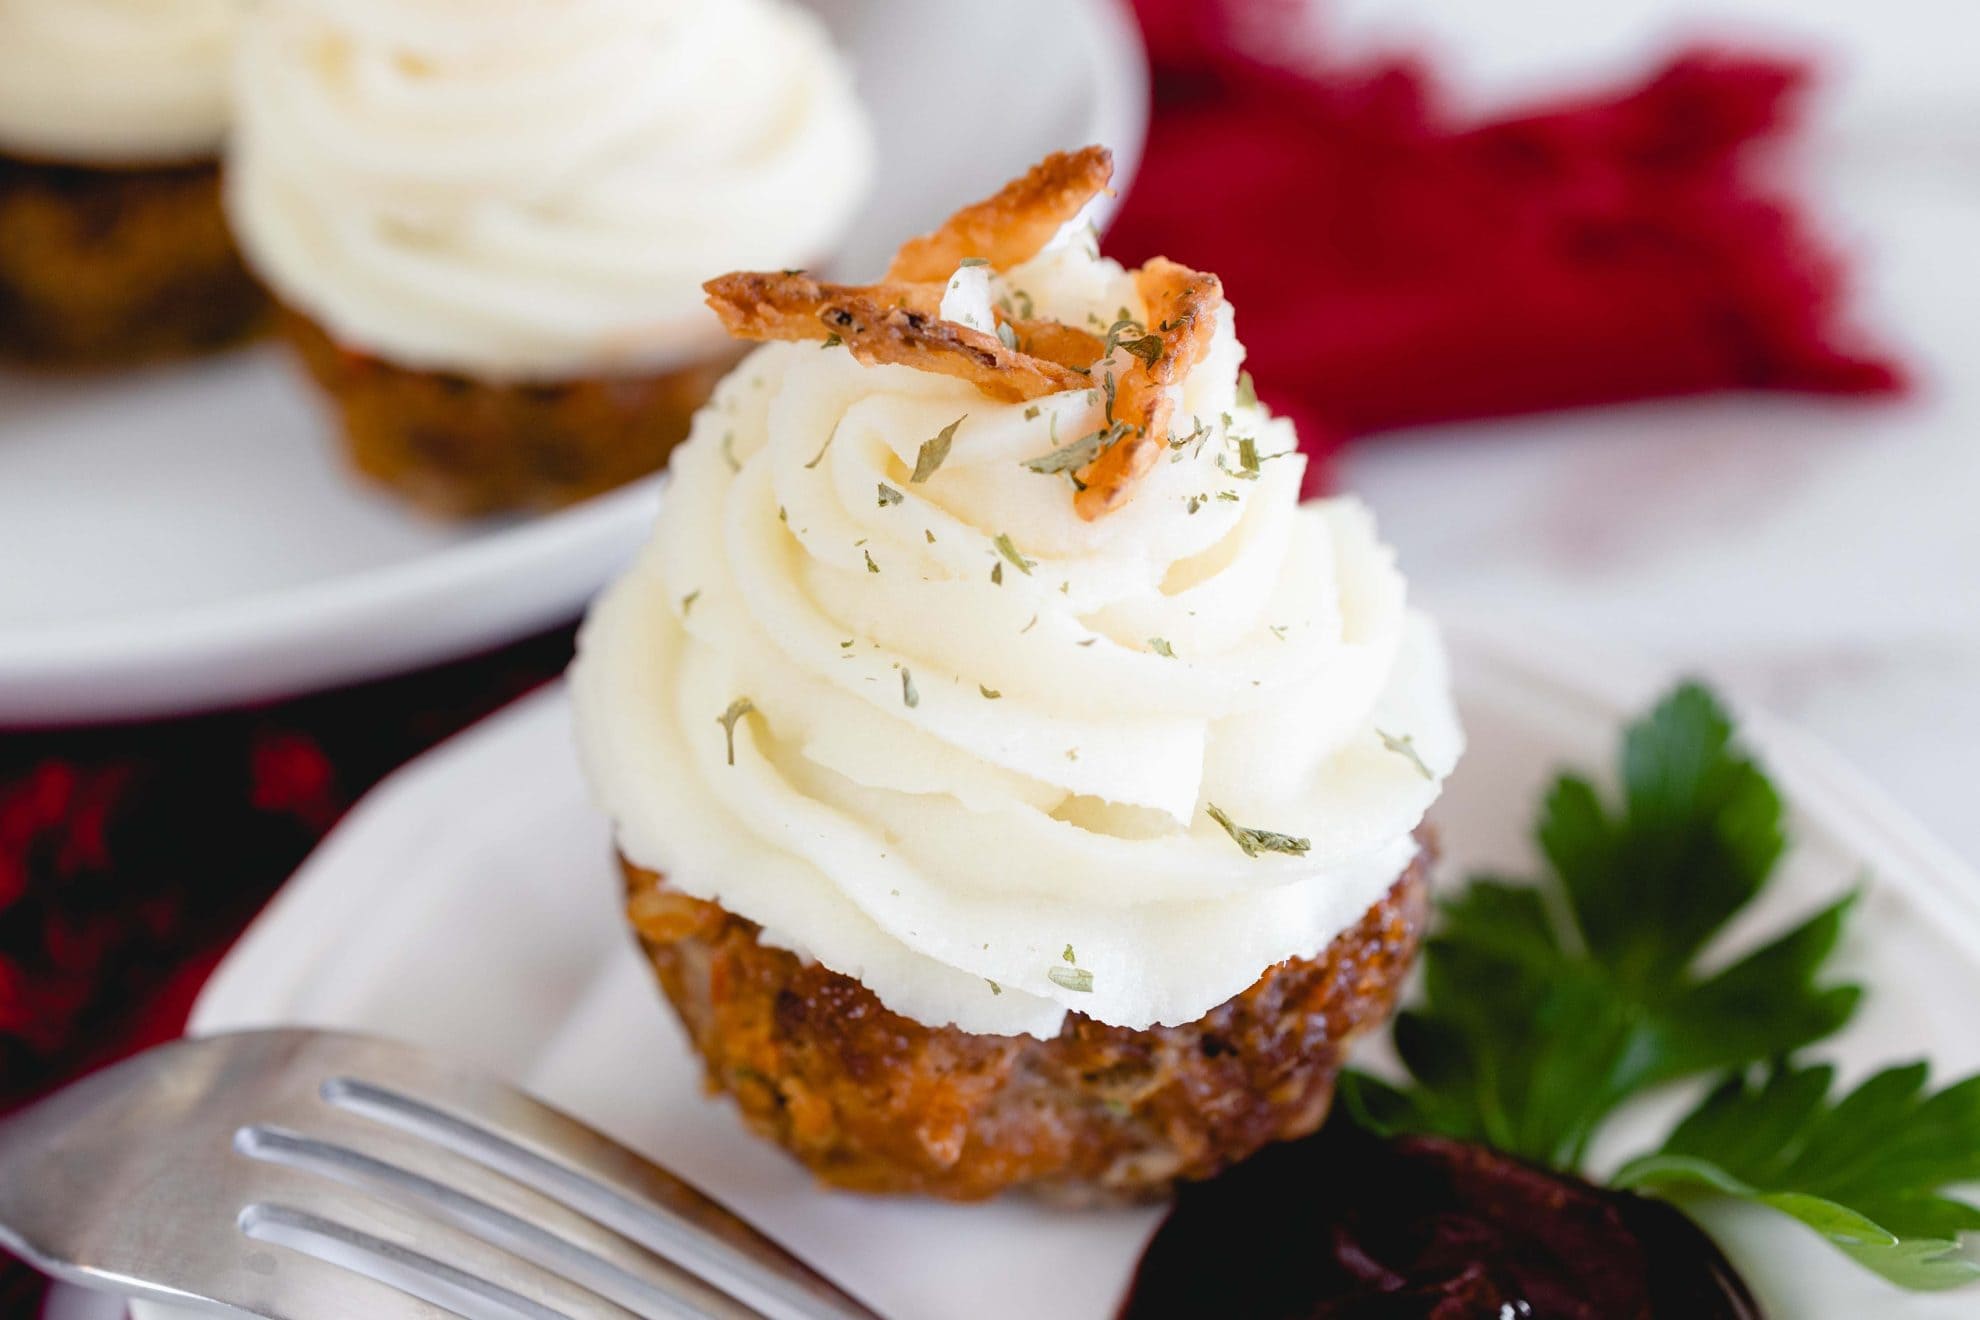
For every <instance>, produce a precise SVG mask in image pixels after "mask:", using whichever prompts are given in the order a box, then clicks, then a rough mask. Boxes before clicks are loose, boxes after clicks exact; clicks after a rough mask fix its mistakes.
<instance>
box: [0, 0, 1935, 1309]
mask: <svg viewBox="0 0 1980 1320" xmlns="http://www.w3.org/2000/svg"><path fill="white" fill-rule="evenodd" d="M1139 7H1140V12H1141V15H1142V19H1143V23H1144V27H1145V30H1146V32H1147V36H1148V41H1149V48H1150V52H1151V56H1152V59H1153V63H1154V67H1155V91H1156V109H1155V116H1154V121H1153V125H1152V130H1151V135H1150V139H1149V143H1148V148H1147V153H1146V158H1145V160H1144V163H1143V165H1142V170H1141V174H1140V177H1139V178H1138V179H1137V181H1136V182H1135V184H1134V186H1133V188H1132V190H1131V192H1130V193H1129V195H1128V196H1127V198H1126V200H1125V203H1124V206H1123V210H1122V213H1121V215H1120V218H1119V220H1118V221H1117V222H1116V225H1115V229H1114V232H1113V234H1112V236H1111V237H1110V240H1109V248H1110V250H1111V251H1112V252H1114V253H1115V254H1116V255H1118V256H1121V257H1122V258H1124V259H1127V260H1130V261H1138V260H1141V259H1143V258H1146V257H1148V256H1152V255H1155V254H1156V253H1158V252H1160V253H1166V254H1168V255H1171V256H1174V257H1175V258H1177V259H1178V260H1181V261H1185V262H1188V263H1189V264H1191V265H1195V266H1198V267H1202V268H1205V269H1209V270H1215V271H1218V272H1219V273H1220V274H1222V275H1223V277H1224V279H1225V282H1226V285H1227V288H1228V291H1229V293H1230V296H1231V298H1232V301H1233V302H1234V303H1235V304H1236V306H1237V307H1238V309H1239V316H1240V319H1241V330H1242V334H1243V337H1244V339H1245V341H1246V343H1247V344H1248V345H1249V348H1250V367H1251V370H1252V371H1253V373H1254V375H1255V376H1256V379H1257V384H1258V389H1259V392H1260V394H1261V395H1263V396H1264V398H1265V400H1266V401H1267V402H1268V403H1270V404H1272V405H1273V406H1274V407H1275V408H1277V409H1279V410H1281V411H1284V412H1288V413H1291V414H1292V415H1294V416H1295V417H1296V418H1297V419H1298V421H1299V424H1300V428H1301V434H1302V437H1303V438H1304V440H1305V443H1306V444H1307V445H1308V446H1309V447H1310V448H1311V449H1312V450H1313V451H1314V453H1315V454H1316V455H1318V456H1319V457H1321V458H1322V459H1323V460H1324V458H1325V457H1326V456H1327V455H1328V454H1330V453H1332V452H1333V451H1334V449H1335V448H1336V446H1338V445H1339V444H1340V443H1342V442H1344V441H1347V440H1350V439H1353V438H1355V437H1358V436H1363V435H1367V434H1369V433H1372V432H1377V431H1382V430H1386V429H1390V428H1394V427H1398V426H1406V425H1411V424H1415V423H1420V422H1433V421H1445V420H1451V419H1457V418H1465V417H1484V416H1497V415H1503V414H1507V413H1515V412H1524V411H1531V410H1535V409H1542V408H1557V407H1563V406H1567V405H1573V404H1587V403H1596V402H1602V401H1608V400H1619V399H1628V398H1638V397H1645V396H1650V395H1664V394H1678V393H1690V392H1696V391H1701V390H1714V389H1728V388H1771V389H1798V390H1814V391H1825V392H1836V393H1879V392H1888V391H1891V390H1893V389H1895V388H1896V387H1897V385H1898V383H1899V373H1898V371H1897V370H1896V368H1895V367H1893V366H1892V365H1891V364H1890V363H1889V362H1888V361H1886V360H1884V359H1882V358H1880V357H1878V356H1876V355H1875V354H1873V353H1870V352H1868V351H1866V350H1864V349H1862V348H1860V347H1858V346H1856V344H1855V341H1854V340H1853V338H1852V337H1851V336H1850V335H1849V334H1848V332H1847V331H1846V329H1845V328H1844V327H1843V325H1842V323H1841V321H1840V319H1839V304H1840V297H1841V289H1842V280H1841V268H1840V266H1839V265H1838V263H1837V261H1836V260H1835V259H1834V257H1833V256H1832V255H1831V254H1830V253H1829V252H1828V251H1827V250H1826V249H1824V248H1823V247H1822V245H1821V244H1820V243H1819V242H1817V241H1816V239H1815V238H1814V237H1813V236H1812V235H1811V233H1810V231H1809V228H1808V226H1807V225H1806V224H1805V223H1804V222H1803V221H1802V219H1801V218H1800V217H1799V215H1798V214H1797V212H1796V210H1795V208H1794V207H1793V206H1792V204H1791V203H1790V202H1789V201H1788V200H1787V199H1785V198H1784V197H1782V196H1780V195H1779V194H1777V193H1776V192H1774V191H1772V190H1771V189H1770V187H1769V186H1768V185H1767V183H1766V182H1765V177H1766V176H1765V175H1764V173H1763V172H1762V171H1761V170H1760V169H1758V168H1757V166H1758V165H1759V164H1760V163H1761V161H1760V160H1759V159H1758V157H1760V156H1762V155H1763V154H1764V152H1765V150H1766V149H1767V148H1769V147H1771V146H1774V145H1777V144H1778V143H1779V141H1780V140H1781V138H1782V137H1783V136H1784V135H1785V133H1786V132H1787V130H1788V129H1789V128H1791V126H1792V117H1791V111H1792V108H1793V105H1794V94H1795V93H1796V92H1797V91H1798V90H1799V89H1800V88H1801V86H1802V85H1803V82H1804V74H1803V71H1802V70H1801V69H1800V68H1798V67H1796V66H1794V65H1790V64H1783V63H1780V62H1777V61H1771V60H1767V59H1762V58H1756V57H1747V56H1736V55H1732V54H1727V53H1723V52H1711V51H1700V52H1695V53H1692V54H1688V55H1683V56H1680V57H1678V58H1676V59H1674V60H1673V61H1671V62H1670V63H1669V64H1668V65H1667V66H1666V67H1665V68H1664V69H1663V71H1662V72H1660V73H1658V74H1656V75H1654V76H1652V77H1651V78H1649V79H1648V80H1646V81H1645V82H1644V83H1642V84H1641V85H1639V86H1632V87H1626V88H1621V89H1611V90H1609V91H1605V92H1600V93H1594V94H1590V95H1588V96H1587V97H1585V98H1582V99H1578V100H1574V101H1568V102H1563V103H1559V104H1554V105H1550V106H1545V107H1540V108H1537V109H1535V110H1533V111H1530V112H1528V113H1524V114H1519V115H1515V116H1511V117H1507V118H1503V119H1499V120H1494V121H1491V122H1486V123H1469V124H1468V123H1463V122H1459V121H1458V120H1456V119H1455V118H1454V117H1453V116H1452V115H1451V114H1449V113H1448V112H1447V111H1445V110H1444V109H1442V108H1441V106H1440V105H1439V101H1438V96H1437V90H1436V87H1435V85H1434V82H1433V80H1432V79H1431V77H1430V76H1429V74H1428V73H1427V72H1426V71H1425V70H1424V69H1423V68H1421V67H1420V66H1418V65H1416V64H1413V63H1394V64H1388V65H1384V66H1382V67H1378V68H1347V69H1344V68H1337V67H1332V66H1329V65H1328V64H1327V63H1326V61H1325V57H1324V51H1323V52H1321V54H1320V55H1319V56H1318V57H1317V58H1315V57H1312V55H1311V52H1307V56H1308V58H1307V62H1306V63H1305V64H1304V65H1303V66H1302V68H1300V69H1297V70H1296V69H1293V68H1289V67H1286V65H1285V63H1284V61H1285V51H1286V47H1287V45H1288V43H1287V42H1286V40H1285V35H1286V33H1288V32H1290V31H1292V30H1294V28H1293V26H1292V24H1293V19H1292V18H1291V17H1290V15H1291V14H1292V12H1293V11H1294V10H1297V9H1299V8H1302V6H1300V5H1297V4H1294V3H1290V0H1285V2H1282V0H1255V2H1253V3H1241V2H1240V0H1140V6H1139ZM1323 467H1324V464H1316V465H1315V468H1316V471H1319V470H1322V469H1323ZM570 641H571V634H570V631H569V630H568V629H560V630H557V631H555V632H552V633H549V634H545V635H542V636H539V637H535V638H532V639H529V640H527V641H524V642H520V643H517V644H516V645H514V646H511V647H509V648H506V649H505V650H503V651H502V652H500V653H498V654H496V655H493V656H486V657H481V658H477V659H471V660H466V661H462V662H459V663H456V664H452V665H446V666H442V667H440V668H437V669H434V670H429V671H426V672H423V673H419V674H414V675H411V676H407V677H402V678H397V679H393V680H389V681H386V682H382V683H373V684H367V685H364V686H361V687H357V688H352V689H348V690H345V691H341V692H335V693H329V694H324V695H320V696H314V697H309V698H306V699H303V700H299V701H294V702H289V703H285V704H280V705H275V706H270V707H263V708H258V709H254V710H247V711H234V712H227V713H222V714H218V715H207V716H199V717H193V718H188V719H180V720H171V721H164V722H158V723H149V724H143V725H125V726H116V727H108V728H93V729H73V730H45V731H40V732H26V733H12V734H8V735H6V736H5V737H4V738H0V1110H4V1109H5V1108H6V1107H7V1106H8V1105H9V1104H10V1103H18V1102H20V1101H22V1100H24V1099H26V1098H28V1097H30V1096H33V1095H35V1094H37V1093H39V1092H40V1091H42V1090H45V1089H47V1088H48V1087H50V1086H52V1085H54V1084H56V1083H58V1082H60V1081H62V1080H64V1079H66V1078H67V1077H69V1076H72V1075H73V1074H75V1073H76V1072H77V1071H79V1070H81V1069H82V1068H85V1067H87V1066H90V1065H92V1064H94V1063H98V1062H101V1061H103V1060H106V1059H109V1058H111V1057H114V1056H116V1055H117V1054H119V1053H122V1052H125V1051H127V1050H129V1049H132V1048H135V1047H137V1046H139V1045H142V1044H147V1043H150V1042H152V1041H154V1040H157V1039H162V1038H164V1037H167V1036H170V1035H172V1034H175V1033H176V1032H177V1030H178V1029H179V1027H180V1025H181V1024H182V1023H183V1021H184V1017H185V1013H186V1010H187V1008H188V1007H189V1006H190V1004H191V1002H192V997H193V995H194V994H195V993H196V992H197V990H198V987H199V985H200V983H201V982H202V981H203V979H204V977H205V975H206V973H207V972H208V971H209V970H210V968H211V966H212V965H213V963H214V962H215V961H216V960H217V958H218V956H219V954H220V953H221V952H222V951H224V949H225V948H226V946H227V944H228V943H229V942H230V941H231V940H232V939H233V937H234V936H235V935H236V934H237V933H238V932H239V930H240V928H241V926H242V925H243V924H244V923H245V922H246V920H247V919H248V918H249V917H250V916H251V915H252V914H253V913H254V911H255V910H256V909H257V908H258V907H259V906H260V905H261V903H262V902H263V901H264V900H265V899H266V898H267V897H268V895H269V894H270V893H272V892H273V890H274V889H275V887H276V886H277V885H279V884H280V882H281V881H282V880H283V879H284V878H285V877H286V876H287V875H288V874H289V872H290V871H291V870H293V869H294V867H295V866H296V864H297V863H298V862H299V861H300V860H301V859H302V857H303V855H304V854H305V853H306V852H307V850H308V849H309V848H310V846H311V845H312V844H313V843H314V842H315V841H316V840H317V839H318V838H320V837H321V835H322V834H323V832H324V831H326V830H327V829H328V828H329V827H330V826H331V825H332V824H333V823H334V822H335V821H336V819H337V818H338V816H339V815H340V814H341V813H342V812H343V810H344V809H345V808H346V807H347V806H348V805H349V804H350V803H351V802H352V801H353V800H354V799H355V798H356V796H357V795H358V794H360V793H362V792H363V791H364V790H365V789H367V788H368V787H370V786H371V785H372V784H373V783H375V782H376V781H377V780H378V779H379V778H380V777H381V776H383V775H384V774H385V773H386V772H388V771H389V770H391V769H392V768H393V767H395V766H396V765H398V764H400V763H401V762H403V761H404V760H406V759H407V758H409V757H411V756H412V755H414V754H416V753H417V752H419V751H421V750H423V749H424V748H426V747H428V746H430V745H432V744H433V743H434V742H436V741H438V740H439V739H441V738H443V737H445V736H447V735H448V734H450V733H452V732H454V731H455V730H457V729H459V728H461V727H463V726H464V725H465V724H467V723H468V722H470V721H471V720H473V719H475V718H477V717H479V716H480V715H482V714H484V713H486V712H487V711H490V710H492V709H494V708H495V707H497V706H499V705H501V704H502V703H504V702H505V701H507V700H508V699H510V698H511V697H513V696H515V695H517V694H519V693H520V692H521V691H523V690H525V689H526V688H528V687H530V686H532V685H534V684H535V683H538V682H541V681H543V680H545V679H547V678H550V677H552V676H554V675H555V674H557V673H558V672H559V671H560V670H561V669H562V667H563V665H564V664H565V662H566V661H567V659H568V658H569V655H570ZM35 1291H36V1285H35V1284H34V1281H33V1280H32V1279H31V1278H30V1277H29V1276H27V1275H26V1273H25V1271H21V1270H15V1271H13V1272H11V1273H9V1272H8V1271H7V1268H6V1264H5V1262H4V1260H0V1314H18V1313H20V1309H25V1308H26V1306H27V1304H28V1301H27V1299H29V1298H30V1297H31V1296H32V1295H34V1293H35ZM17 1308H19V1309H17Z"/></svg>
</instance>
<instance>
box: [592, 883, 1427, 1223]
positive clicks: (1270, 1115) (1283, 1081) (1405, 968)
mask: <svg viewBox="0 0 1980 1320" xmlns="http://www.w3.org/2000/svg"><path fill="white" fill-rule="evenodd" d="M1432 856H1433V853H1432V850H1431V848H1430V847H1428V846H1427V845H1426V847H1425V848H1424V849H1423V851H1422V852H1420V853H1419V854H1418V855H1417V859H1416V861H1415V862H1414V863H1413V864H1412V865H1411V866H1410V868H1409V869H1408V870H1407V871H1405V872H1404V873H1403V874H1402V876H1401V877H1400V878H1399V879H1397V881H1396V883H1395V885H1394V887H1393V888H1391V889H1390V890H1389V892H1388V894H1387V895H1385V896H1384V897H1383V898H1382V900H1381V901H1380V902H1379V903H1377V904H1376V905H1375V906H1374V907H1372V908H1370V909H1369V910H1368V912H1367V913H1366V914H1365V915H1364V916H1363V917H1362V919H1361V921H1360V922H1359V923H1358V924H1357V925H1355V926H1354V927H1352V928H1351V929H1349V930H1347V931H1345V932H1343V933H1342V934H1341V935H1340V936H1338V937H1337V938H1336V939H1335V940H1334V942H1333V943H1332V944H1330V945H1328V946H1327V948H1325V949H1324V950H1322V951H1321V952H1320V953H1319V954H1318V955H1317V956H1315V957H1312V958H1296V959H1291V960H1289V961H1287V962H1282V963H1280V964H1278V965H1277V966H1275V967H1272V968H1268V969H1267V970H1266V972H1265V974H1264V975H1263V976H1261V977H1259V979H1258V981H1257V983H1256V984H1255V985H1253V986H1252V987H1251V988H1250V989H1249V990H1246V991H1244V992H1243V993H1242V994H1239V995H1237V996H1235V997H1234V998H1232V999H1230V1000H1228V1001H1226V1002H1225V1003H1223V1004H1221V1005H1219V1006H1218V1007H1216V1008H1214V1009H1212V1010H1210V1012H1208V1013H1206V1014H1205V1015H1204V1016H1203V1017H1201V1018H1199V1019H1197V1020H1196V1021H1195V1022H1191V1023H1187V1024H1185V1025H1182V1026H1176V1027H1151V1028H1149V1029H1147V1030H1145V1031H1132V1030H1129V1029H1127V1028H1124V1027H1113V1026H1108V1025H1106V1024H1104V1023H1100V1022H1095V1021H1094V1020H1093V1019H1091V1018H1088V1017H1084V1016H1082V1015H1080V1014H1070V1015H1068V1016H1067V1018H1066V1022H1065V1025H1064V1027H1063V1028H1061V1030H1060V1032H1059V1034H1058V1035H1057V1036H1055V1037H1053V1038H1052V1039H1049V1040H1038V1039H1034V1038H1032V1037H1030V1036H989V1035H974V1034H971V1033H969V1032H965V1031H958V1030H956V1029H955V1028H954V1027H928V1026H923V1025H922V1024H921V1023H918V1022H915V1021H913V1020H911V1019H909V1018H905V1017H902V1016H901V1015H900V1014H898V1013H893V1012H890V1011H889V1010H888V1009H887V1008H886V1007H885V1006H884V1005H883V1004H881V1003H880V1001H879V1000H878V999H877V998H875V997H874V995H873V992H872V991H870V990H868V989H866V987H864V986H862V985H861V984H860V983H859V982H857V981H855V980H853V979H852V978H851V977H849V976H842V975H840V974H839V973H837V972H834V971H831V970H829V969H827V968H825V967H822V966H820V965H818V964H817V963H814V962H807V961H805V960H803V959H801V958H799V957H798V956H797V955H796V954H794V953H791V952H789V951H788V950H785V949H778V948H772V947H770V946H768V945H765V944H762V943H760V942H759V941H758V939H757V928H756V926H755V925H753V924H752V923H750V922H748V921H745V920H743V919H742V918H740V917H737V916H732V915H731V914H729V913H727V912H725V911H723V910H722V909H721V908H720V907H718V906H716V905H715V904H713V903H706V902H702V901H701V900H699V899H693V898H689V897H687V896H686V895H684V894H680V893H677V892H675V891H673V890H671V889H669V888H668V887H667V885H666V884H665V882H664V881H663V880H662V879H661V878H660V877H659V876H657V875H655V874H654V873H653V872H651V871H644V870H641V869H640V868H639V867H636V866H633V865H631V864H629V863H628V864H625V866H624V871H625V875H626V881H627V893H628V911H629V914H630V916H631V919H632V924H633V927H634V929H635V930H636V931H637V932H638V935H639V939H640V943H641V946H642V947H643V948H644V949H645V952H646V956H647V958H648V959H649V960H650V961H651V962H652V964H653V970H654V972H655V973H656V975H657V976H658V977H659V980H660V985H661V987H662V988H663V989H664V990H665V991H666V994H667V998H668V999H669V1000H670V1001H671V1002H672V1004H673V1006H674V1008H675V1010H676V1011H677V1012H678V1013H679V1014H680V1018H681V1021H682V1023H683V1024H684V1025H685V1026H686V1027H687V1031H688V1035H689V1037H690V1038H691V1039H692V1040H693V1042H694V1047H695V1049H696V1050H697V1051H698V1052H699V1053H700V1055H701V1058H702V1062H703V1065H704V1066H705V1068H706V1072H707V1081H708V1086H709V1088H710V1089H711V1090H713V1091H717V1092H727V1093H728V1094H729V1095H731V1096H733V1097H734V1098H735V1101H736V1104H737V1105H738V1106H739V1107H740V1108H741V1110H742V1113H743V1117H744V1118H745V1119H746V1120H747V1121H748V1123H749V1124H750V1126H751V1127H753V1128H755V1129H756V1130H757V1131H758V1132H759V1133H761V1134H762V1135H763V1136H765V1137H768V1138H769V1139H771V1140H772V1141H775V1142H777V1143H778V1144H779V1145H781V1146H783V1147H785V1148H786V1149H788V1150H789V1151H791V1152H792V1153H793V1154H794V1155H796V1156H797V1158H798V1159H800V1160H802V1161H803V1162H804V1163H805V1165H806V1166H808V1167H809V1168H810V1169H811V1170H812V1172H813V1173H815V1174H816V1175H817V1176H818V1178H819V1179H820V1180H821V1181H823V1182H826V1183H829V1184H831V1185H833V1186H837V1187H843V1188H847V1189H850V1190H853V1191H861V1192H915V1193H921V1194H925V1195H933V1196H941V1197H947V1198H950V1199H953V1200H962V1201H971V1200H980V1199H983V1198H986V1197H991V1196H995V1195H997V1194H999V1193H1001V1192H1006V1191H1024V1192H1029V1193H1033V1194H1037V1195H1040V1196H1043V1197H1046V1198H1048V1199H1051V1200H1055V1201H1059V1202H1078V1203H1085V1202H1093V1201H1105V1200H1121V1201H1128V1200H1142V1199H1147V1198H1151V1197H1156V1196H1160V1195H1162V1194H1163V1193H1165V1192H1167V1191H1168V1190H1169V1188H1170V1187H1171V1186H1172V1185H1173V1184H1174V1183H1175V1182H1176V1181H1177V1180H1179V1179H1195V1178H1205V1177H1208V1176H1210V1175H1212V1174H1214V1173H1216V1172H1218V1171H1219V1170H1221V1169H1224V1168H1226V1167H1228V1166H1230V1165H1232V1164H1235V1163H1236V1162H1238V1161H1239V1160H1242V1159H1244V1158H1245V1157H1246V1156H1248V1155H1250V1154H1252V1153H1253V1152H1254V1151H1256V1150H1258V1149H1259V1148H1260V1147H1262V1146H1264V1145H1266V1144H1267V1143H1269V1142H1273V1141H1282V1140H1286V1139H1289V1138H1292V1137H1299V1136H1304V1135H1306V1134H1307V1133H1309V1132H1312V1131H1313V1130H1314V1129H1316V1128H1318V1127H1319V1126H1320V1123H1321V1120H1322V1119H1324V1118H1325V1117H1326V1115H1327V1109H1328V1106H1329V1104H1330V1102H1331V1101H1332V1099H1333V1094H1334V1079H1335V1078H1336V1076H1337V1075H1338V1074H1339V1072H1340V1068H1341V1061H1342V1058H1343V1056H1344V1055H1345V1053H1346V1050H1347V1047H1348V1045H1349V1043H1350V1042H1352V1041H1353V1040H1354V1039H1356V1038H1357V1037H1358V1036H1360V1035H1361V1034H1363V1033H1364V1032H1366V1031H1369V1030H1371V1029H1373V1028H1375V1027H1378V1026H1380V1025H1381V1024H1382V1023H1383V1022H1385V1021H1387V1020H1388V1017H1389V1014H1390V1012H1391V1011H1392V1010H1393V1009H1394V1007H1395V1000H1396V996H1397V994H1398V993H1399V991H1400V990H1401V988H1402V983H1403V979H1404V978H1405V977H1406V976H1407V975H1408V972H1409V968H1410V966H1411V964H1412V962H1413V961H1414V959H1415V956H1416V949H1417V944H1418V942H1419V940H1420V939H1421V937H1422V934H1423V927H1424V920H1425V915H1426V909H1427V906H1428V893H1429V880H1428V876H1429V865H1430V861H1431V859H1432Z"/></svg>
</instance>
